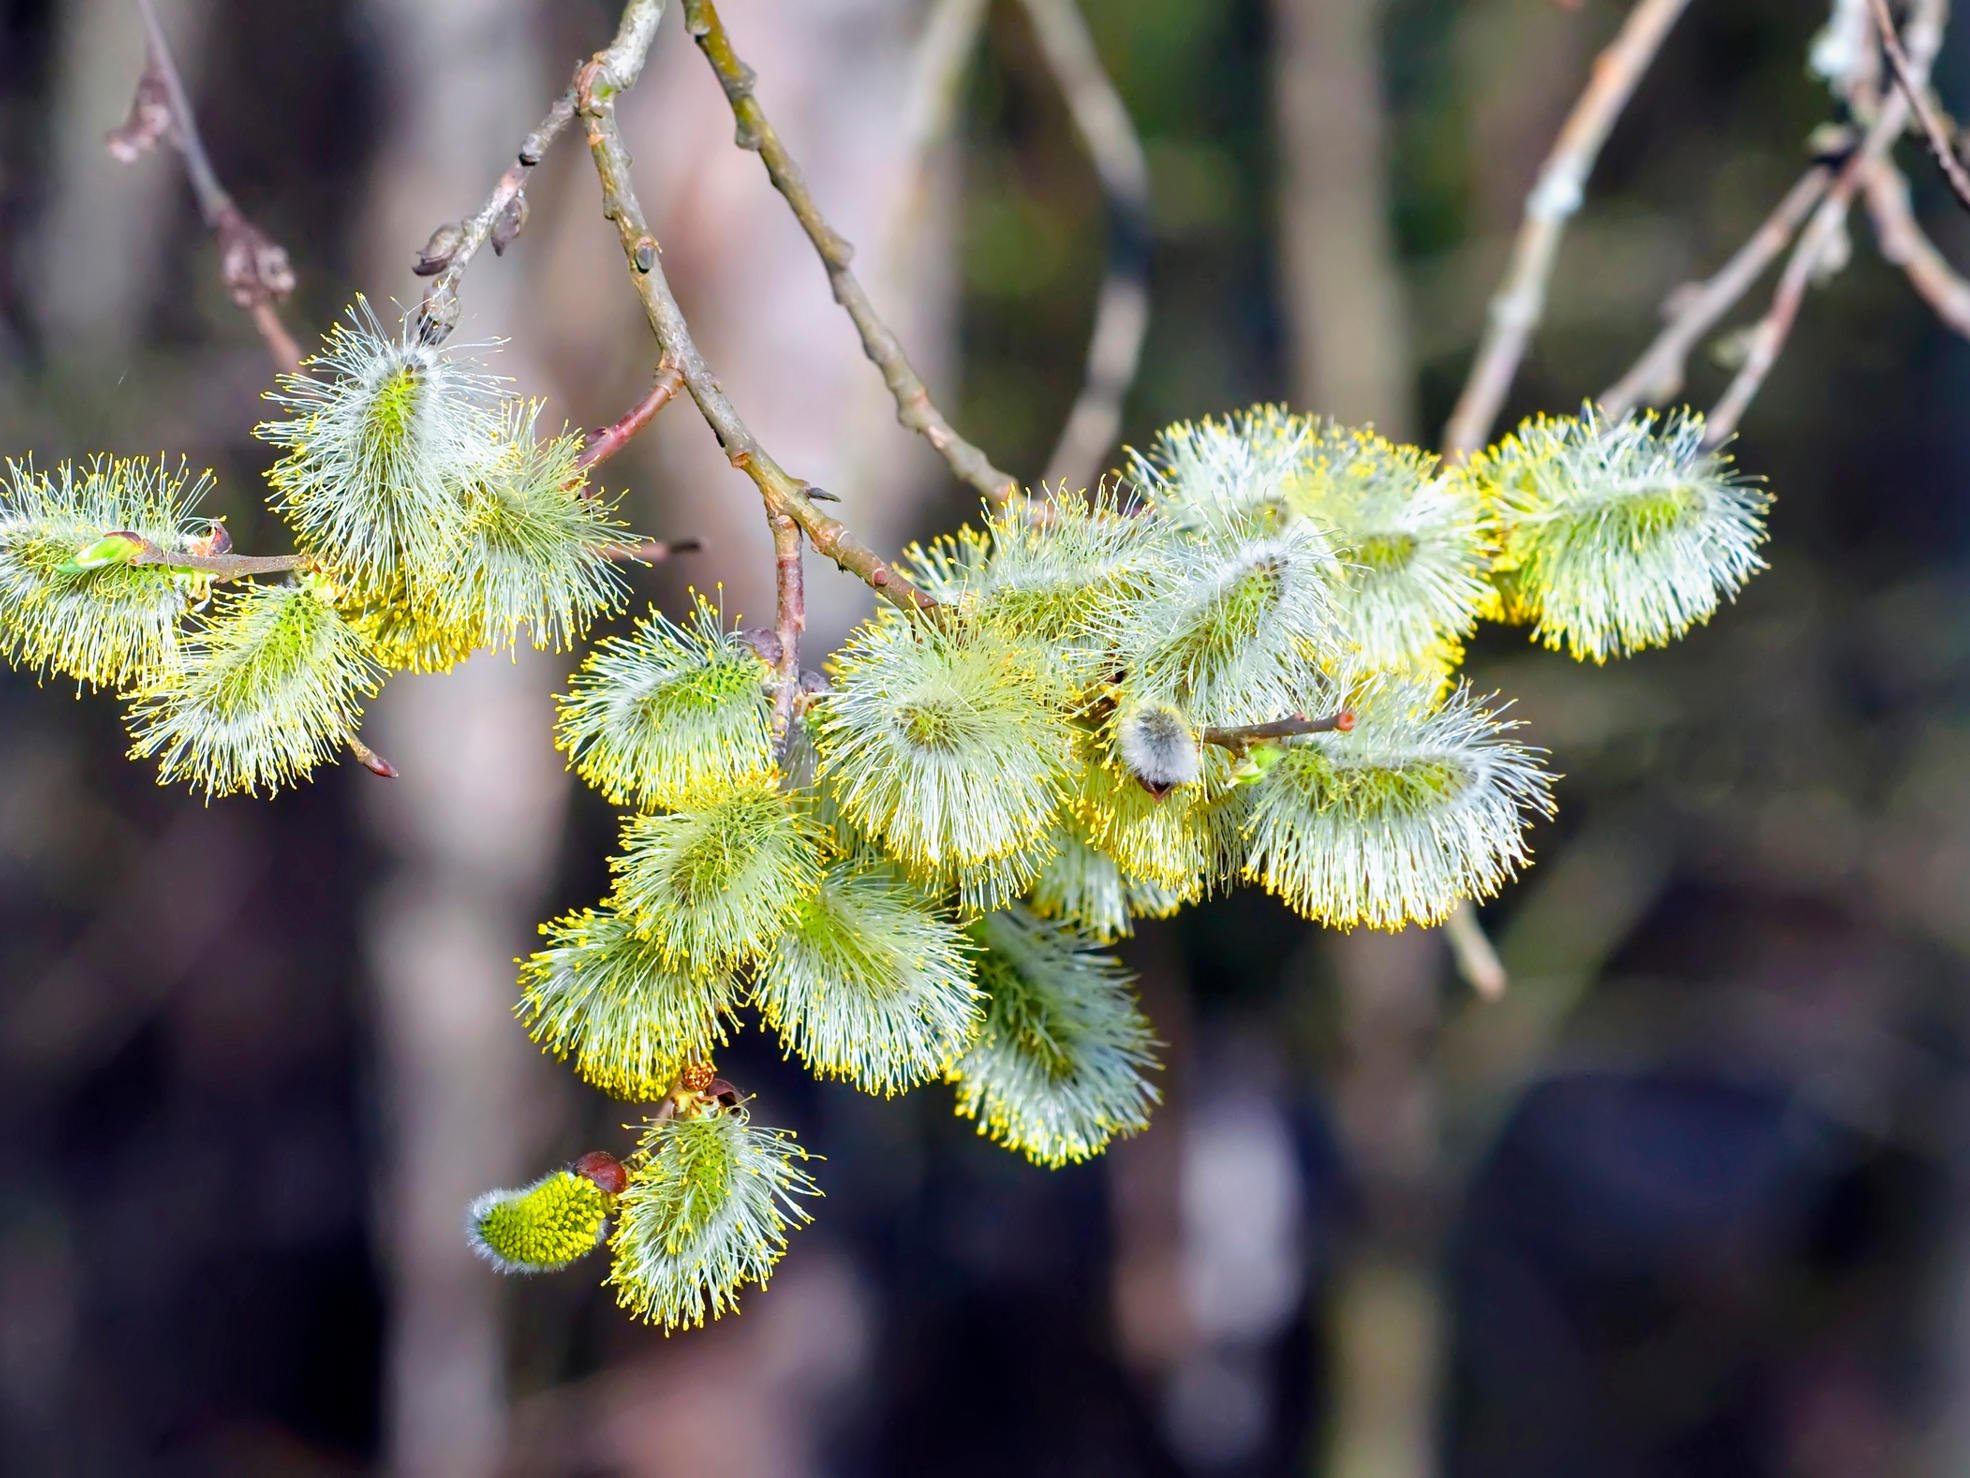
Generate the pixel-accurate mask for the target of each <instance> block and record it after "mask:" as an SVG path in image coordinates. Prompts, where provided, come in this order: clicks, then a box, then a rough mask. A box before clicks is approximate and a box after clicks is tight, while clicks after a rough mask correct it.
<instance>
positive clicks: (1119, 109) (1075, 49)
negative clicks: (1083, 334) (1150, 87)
mask: <svg viewBox="0 0 1970 1478" xmlns="http://www.w3.org/2000/svg"><path fill="white" fill-rule="evenodd" d="M1021 3H1022V5H1023V7H1024V9H1025V11H1026V17H1027V19H1028V20H1029V21H1030V22H1031V23H1032V26H1033V36H1034V39H1035V40H1036V41H1038V42H1039V46H1040V55H1041V57H1042V58H1044V59H1045V61H1046V64H1047V69H1048V70H1049V71H1050V72H1052V73H1053V78H1054V81H1055V82H1056V83H1057V84H1058V85H1059V87H1060V94H1061V97H1062V98H1063V99H1064V100H1065V102H1066V104H1067V111H1068V115H1069V116H1070V117H1071V118H1072V119H1073V121H1074V131H1075V132H1076V133H1077V134H1079V135H1080V137H1081V144H1082V146H1083V147H1084V148H1085V149H1086V150H1087V152H1088V159H1089V161H1090V162H1091V163H1092V164H1093V165H1094V171H1095V176H1096V178H1097V179H1099V180H1100V182H1101V190H1102V194H1103V195H1104V196H1106V197H1107V201H1108V222H1109V225H1108V230H1109V238H1110V240H1109V250H1108V270H1107V272H1106V273H1105V274H1104V276H1103V277H1102V281H1101V289H1100V291H1099V293H1098V294H1097V295H1096V298H1095V309H1094V329H1093V332H1092V333H1091V334H1090V335H1089V338H1088V357H1087V368H1086V370H1085V372H1084V374H1083V377H1082V383H1081V391H1080V394H1079V395H1078V396H1077V397H1076V398H1075V400H1074V405H1073V408H1072V409H1071V410H1070V411H1069V412H1068V415H1067V421H1066V424H1065V426H1064V427H1063V428H1062V430H1061V433H1060V440H1059V441H1058V442H1057V443H1056V444H1055V445H1054V449H1053V455H1051V456H1050V457H1048V458H1047V468H1046V471H1045V473H1044V474H1042V476H1041V479H1040V480H1041V482H1042V483H1044V484H1047V485H1049V486H1059V485H1061V484H1065V485H1066V486H1068V487H1070V488H1083V487H1086V486H1088V484H1089V483H1091V482H1093V481H1094V479H1095V478H1096V477H1097V476H1098V475H1099V474H1100V472H1101V469H1102V465H1103V463H1104V462H1105V461H1106V459H1107V456H1108V453H1109V452H1110V450H1111V449H1112V448H1113V447H1114V446H1115V443H1116V442H1117V441H1118V440H1119V439H1120V437H1121V431H1122V402H1123V400H1124V399H1126V398H1127V396H1128V393H1129V387H1130V386H1131V385H1133V384H1134V383H1135V378H1136V371H1137V370H1138V368H1139V367H1140V366H1141V363H1142V342H1143V339H1144V337H1145V336H1146V335H1147V334H1148V332H1149V161H1148V158H1147V157H1146V156H1145V155H1144V153H1143V150H1142V140H1141V138H1140V137H1139V136H1138V135H1137V134H1136V130H1135V124H1134V123H1133V122H1132V121H1131V120H1130V118H1129V110H1128V107H1127V106H1126V105H1125V104H1124V103H1123V101H1122V95H1121V93H1119V92H1118V91H1116V88H1115V84H1114V82H1113V81H1112V80H1110V78H1109V76H1108V73H1107V72H1106V71H1104V70H1103V69H1102V65H1101V56H1100V53H1099V52H1097V51H1096V49H1095V44H1094V37H1093V36H1092V35H1090V34H1089V32H1088V23H1087V20H1086V18H1085V17H1084V16H1082V14H1081V10H1080V6H1079V5H1077V4H1076V3H1075V0H1021Z"/></svg>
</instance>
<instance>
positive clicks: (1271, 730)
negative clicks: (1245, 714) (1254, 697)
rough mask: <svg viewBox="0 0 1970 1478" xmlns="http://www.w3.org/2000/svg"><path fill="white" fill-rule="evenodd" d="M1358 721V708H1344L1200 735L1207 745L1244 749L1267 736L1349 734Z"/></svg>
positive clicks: (1269, 737) (1205, 732)
mask: <svg viewBox="0 0 1970 1478" xmlns="http://www.w3.org/2000/svg"><path fill="white" fill-rule="evenodd" d="M1354 723H1355V718H1354V710H1353V709H1352V708H1343V709H1341V710H1340V711H1339V712H1337V713H1330V714H1327V715H1326V716H1325V717H1322V718H1304V717H1302V716H1300V715H1298V714H1295V715H1294V716H1293V717H1291V718H1276V719H1273V720H1272V721H1271V722H1270V723H1263V724H1241V725H1239V726H1237V727H1235V728H1224V729H1221V728H1209V729H1205V730H1204V731H1203V733H1201V734H1199V735H1198V736H1197V737H1198V738H1200V739H1202V740H1203V741H1204V742H1205V743H1206V744H1216V745H1220V746H1222V747H1223V748H1225V749H1243V748H1245V747H1246V746H1247V745H1249V744H1257V743H1259V742H1261V741H1263V740H1266V739H1291V738H1293V737H1295V736H1296V735H1300V734H1346V733H1349V732H1351V731H1352V730H1353V728H1354Z"/></svg>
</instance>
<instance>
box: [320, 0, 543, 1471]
mask: <svg viewBox="0 0 1970 1478" xmlns="http://www.w3.org/2000/svg"><path fill="white" fill-rule="evenodd" d="M515 9H516V8H515V7H514V6H513V5H511V4H509V3H506V0H372V3H371V5H370V6H369V8H368V17H369V20H370V23H371V25H372V26H373V28H374V30H375V33H376V35H377V36H378V37H379V38H380V39H381V42H382V46H381V55H382V56H383V57H384V59H385V61H386V70H385V76H384V78H383V81H382V96H381V97H380V99H379V100H378V106H377V114H378V116H379V117H381V118H384V119H387V120H388V129H387V133H386V135H385V137H384V139H383V142H382V144H381V149H380V154H379V157H378V159H377V161H376V165H375V188H374V190H373V192H372V197H371V202H370V210H369V213H368V222H367V230H368V232H369V235H368V238H367V240H365V241H364V242H363V243H361V251H360V253H359V260H361V261H362V262H363V263H364V271H363V273H362V278H363V282H362V285H363V286H365V287H366V288H368V289H369V290H371V291H372V293H373V295H374V296H375V297H377V298H379V299H380V298H383V297H385V296H386V295H387V294H391V293H399V294H402V295H403V297H404V299H405V300H406V301H410V300H412V294H413V293H414V292H415V284H414V282H413V280H412V279H411V278H410V276H409V272H408V268H409V266H410V263H411V260H412V257H413V254H414V252H415V249H416V248H417V247H418V246H419V245H421V244H422V243H423V241H424V239H425V237H426V236H427V235H429V233H430V231H431V230H432V228H433V227H434V226H436V225H437V224H438V223H439V222H440V221H441V220H442V219H444V218H445V217H446V216H452V217H456V216H459V215H463V214H465V213H467V212H469V211H471V210H473V209H475V208H476V206H477V204H478V202H479V201H480V200H482V199H483V198H484V192H485V191H486V190H487V189H489V188H490V186H491V183H492V181H493V179H494V178H495V176H497V174H498V173H499V171H500V170H501V169H502V168H504V167H505V165H506V164H507V163H508V162H509V161H510V159H511V157H512V151H513V149H514V148H515V147H516V145H517V143H518V141H519V139H520V138H521V137H522V136H523V135H524V134H525V133H526V131H527V130H528V129H529V128H531V127H532V126H533V124H534V122H535V121H536V120H537V119H538V118H539V116H540V114H541V112H542V111H543V110H544V108H545V106H546V102H547V100H548V99H549V98H551V97H552V96H553V94H554V91H555V89H556V88H557V87H559V86H562V85H564V82H563V72H564V69H565V67H566V65H567V62H566V59H565V58H562V57H560V56H558V55H554V54H551V53H550V52H549V49H548V48H547V47H545V46H543V45H542V44H541V39H540V37H539V36H538V34H537V33H536V31H535V29H534V27H533V26H532V25H531V24H529V17H528V16H527V14H526V13H525V11H524V10H522V12H521V13H520V14H518V15H516V14H515ZM558 157H560V158H562V159H565V160H567V161H568V162H569V163H573V162H574V158H573V154H572V151H570V153H569V154H567V155H562V156H558ZM524 271H525V259H524V255H522V254H520V253H512V254H509V255H508V257H507V258H506V259H505V260H503V261H502V260H498V259H495V258H494V257H493V256H492V255H491V254H490V253H488V254H486V255H485V256H484V257H483V258H482V259H481V261H480V262H479V263H478V265H477V266H476V267H475V268H474V270H473V272H472V274H471V276H470V277H469V278H468V279H467V280H466V283H465V287H464V293H463V297H464V302H465V311H466V320H465V323H464V325H463V326H462V328H461V330H460V332H459V335H458V338H459V340H460V341H461V342H468V343H469V342H471V341H473V340H477V339H485V338H490V337H494V336H505V335H510V336H511V337H512V339H513V341H514V344H515V345H516V346H526V345H528V344H530V343H531V342H532V330H533V327H534V325H533V322H532V321H531V316H530V309H531V312H532V313H533V314H539V313H543V312H544V311H545V309H544V307H542V306H541V305H540V304H538V303H534V302H530V300H529V298H528V296H527V295H525V294H523V292H522V291H521V289H522V284H523V282H524V281H525V278H524V277H523V275H522V274H523V272H524ZM526 353H527V350H526V349H525V348H524V347H509V348H507V349H505V350H504V351H503V352H502V353H501V354H500V355H499V357H498V362H497V364H496V368H497V369H498V370H499V371H500V372H501V373H503V374H507V375H511V376H514V377H515V379H516V380H517V381H518V382H519V384H520V386H522V387H524V389H525V390H526V391H527V392H528V393H531V394H546V395H552V394H553V390H554V387H553V386H551V385H548V384H545V383H543V382H542V380H541V378H540V376H539V375H538V373H537V372H536V371H534V370H533V369H532V368H530V366H529V364H528V363H527V362H526V360H525V358H524V356H525V355H526ZM557 400H558V398H557ZM564 671H565V663H564V660H563V659H560V658H546V657H539V656H535V655H533V654H531V653H529V654H526V655H525V656H523V657H522V658H521V660H519V661H517V662H516V661H509V660H508V659H507V658H505V657H503V656H499V655H496V654H490V653H489V654H483V655H481V656H480V657H478V658H475V659H474V660H473V661H471V662H469V663H467V664H466V665H465V666H463V667H461V668H460V669H458V670H457V671H456V672H453V673H450V674H448V675H445V676H442V677H404V678H399V679H397V680H396V681H395V682H393V683H392V684H391V685H390V688H389V690H388V691H387V692H386V693H385V694H384V696H383V698H382V699H381V700H380V701H379V702H378V704H377V706H376V709H375V711H374V718H373V722H372V723H371V725H370V726H369V729H368V731H367V736H368V737H369V738H370V740H371V741H372V742H373V743H374V744H375V746H376V747H377V748H378V749H379V750H380V751H381V752H382V753H383V754H385V755H386V756H388V757H389V758H390V759H391V760H393V761H394V762H395V763H396V765H397V766H398V768H399V769H400V770H401V771H402V772H403V778H402V779H401V780H398V781H395V782H379V783H378V785H377V787H376V788H375V789H374V790H373V791H371V792H370V794H369V797H368V800H369V806H368V815H369V820H370V826H371V831H372V834H373V835H374V837H375V839H376V843H377V851H378V856H377V864H376V881H375V887H374V891H373V893H372V896H371V899H370V903H369V907H368V909H367V917H368V925H367V927H368V934H369V937H368V940H367V954H368V957H369V961H370V969H371V972H372V976H373V980H374V985H375V991H376V1026H375V1031H376V1039H377V1044H378V1060H379V1062H380V1064H381V1067H382V1083H381V1085H380V1086H381V1094H380V1096H381V1099H382V1102H383V1105H384V1115H385V1120H384V1135H385V1146H386V1160H387V1165H386V1170H385V1176H384V1179H383V1183H382V1185H381V1188H380V1190H379V1193H378V1204H377V1208H376V1219H377V1226H378V1236H377V1242H378V1246H379V1247H380V1248H381V1250H382V1253H383V1256H384V1258H385V1259H386V1268H385V1277H386V1280H387V1283H388V1287H389V1309H390V1315H391V1323H390V1328H389V1334H388V1348H387V1351H386V1357H385V1360H386V1363H385V1372H386V1376H385V1378H386V1381H387V1388H386V1392H385V1403H384V1404H385V1410H386V1421H387V1432H386V1438H385V1451H386V1460H387V1462H388V1464H389V1466H390V1468H391V1469H392V1470H393V1471H396V1472H401V1473H416V1474H420V1475H422V1474H454V1473H455V1474H485V1473H490V1472H494V1471H496V1470H497V1469H498V1467H499V1465H500V1464H499V1458H500V1454H501V1453H502V1451H503V1449H504V1445H505V1426H506V1390H505V1355H504V1348H505V1347H504V1341H503V1339H502V1338H501V1332H500V1321H499V1312H500V1307H501V1304H502V1301H503V1292H504V1290H503V1286H502V1284H501V1281H500V1280H499V1279H497V1278H495V1277H493V1276H491V1275H490V1274H489V1273H488V1272H487V1270H486V1269H485V1268H484V1267H483V1266H482V1265H481V1264H479V1263H478V1262H477V1261H476V1260H475V1259H474V1258H473V1257H472V1255H471V1253H470V1252H469V1250H468V1249H467V1247H466V1244H465V1241H464V1238H463V1236H462V1235H461V1231H460V1227H461V1223H462V1217H463V1214H464V1209H465V1206H466V1204H467V1203H468V1202H469V1201H470V1200H471V1198H472V1197H473V1196H474V1195H476V1194H477V1193H478V1192H479V1191H481V1190H484V1189H485V1188H487V1187H489V1186H492V1185H499V1184H512V1183H514V1182H515V1181H516V1180H518V1179H520V1178H522V1177H524V1176H526V1175H528V1174H529V1173H533V1172H535V1171H537V1170H538V1169H539V1168H540V1162H541V1161H542V1160H543V1159H546V1158H551V1159H563V1158H568V1157H570V1156H571V1155H572V1154H573V1153H574V1152H575V1149H574V1148H573V1147H567V1146H559V1145H556V1146H554V1150H555V1151H556V1152H555V1153H552V1154H550V1153H549V1148H548V1146H547V1145H546V1144H544V1143H543V1142H542V1136H541V1133H540V1131H541V1129H542V1127H543V1126H541V1125H540V1124H539V1123H538V1122H529V1119H530V1111H531V1117H533V1118H534V1119H536V1120H537V1119H538V1109H539V1106H540V1105H543V1104H552V1103H554V1102H555V1100H556V1098H557V1096H558V1095H559V1093H560V1092H561V1090H560V1089H559V1087H558V1078H559V1075H558V1073H557V1072H556V1070H555V1069H554V1068H553V1067H552V1066H551V1065H550V1064H547V1063H545V1062H544V1061H542V1060H541V1059H540V1058H539V1056H538V1054H536V1053H535V1052H534V1050H533V1049H532V1047H531V1046H530V1045H529V1044H528V1043H527V1041H526V1039H525V1037H524V1036H523V1035H522V1034H521V1033H520V1032H519V1030H518V1029H517V1028H516V1027H515V1025H514V1022H513V1017H512V1006H513V999H514V966H513V959H514V956H515V955H516V954H519V953H522V952H523V951H524V950H525V949H526V948H527V947H528V944H529V942H530V940H531V938H532V934H533V926H534V924H535V922H536V921H537V920H539V919H540V918H541V917H542V915H543V914H544V912H545V911H546V910H547V908H548V905H549V900H548V899H546V898H545V897H544V896H543V895H544V891H545V888H546V885H547V881H548V878H549V877H550V876H551V870H552V867H553V865H554V860H555V856H556V853H557V852H558V850H559V845H560V838H561V834H562V825H561V823H562V816H563V812H564V809H565V805H566V800H567V790H568V783H567V777H566V773H565V771H564V769H563V766H562V763H561V760H560V758H559V756H557V755H556V754H555V752H554V749H553V746H552V743H551V740H550V737H549V729H550V725H551V713H552V710H551V708H550V706H549V703H548V695H549V692H550V690H551V687H552V685H554V684H555V683H556V682H558V681H559V679H560V677H561V676H562V675H563V673H564ZM560 1151H566V1153H560Z"/></svg>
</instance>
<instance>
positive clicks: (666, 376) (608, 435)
mask: <svg viewBox="0 0 1970 1478" xmlns="http://www.w3.org/2000/svg"><path fill="white" fill-rule="evenodd" d="M683 388H684V373H683V371H682V370H680V369H678V367H677V366H676V365H674V364H672V363H670V361H668V360H665V361H664V362H663V363H662V364H660V365H658V366H657V374H656V378H655V379H653V380H652V381H651V382H650V388H649V389H648V390H647V391H646V392H644V395H643V398H642V399H641V400H639V401H637V402H636V404H635V405H633V406H631V407H630V408H629V409H628V410H626V411H624V412H623V413H622V415H621V416H620V417H619V418H618V419H617V420H616V421H615V422H614V424H612V425H609V426H604V427H603V428H602V429H601V430H600V431H597V432H596V433H595V435H594V436H592V437H590V438H589V440H588V442H587V444H586V445H584V446H583V447H582V449H581V455H580V456H579V457H577V458H575V465H576V466H577V467H580V468H583V469H586V468H589V467H594V466H597V465H598V464H600V463H603V462H606V461H608V460H609V458H611V457H613V456H614V455H615V454H616V453H617V452H619V451H621V450H622V449H623V448H624V447H625V446H626V445H628V443H629V439H630V438H631V437H632V436H634V435H636V433H637V432H639V431H641V430H642V429H643V428H644V427H645V426H647V425H649V424H650V423H651V422H652V421H654V420H656V418H657V412H658V411H660V410H662V409H663V408H664V407H665V406H667V405H669V404H670V402H671V399H672V397H674V396H675V395H676V394H677V392H678V391H679V390H681V389H683Z"/></svg>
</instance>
